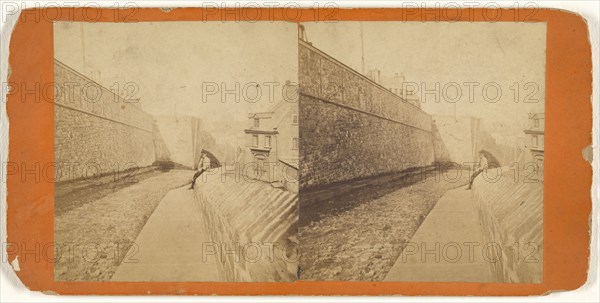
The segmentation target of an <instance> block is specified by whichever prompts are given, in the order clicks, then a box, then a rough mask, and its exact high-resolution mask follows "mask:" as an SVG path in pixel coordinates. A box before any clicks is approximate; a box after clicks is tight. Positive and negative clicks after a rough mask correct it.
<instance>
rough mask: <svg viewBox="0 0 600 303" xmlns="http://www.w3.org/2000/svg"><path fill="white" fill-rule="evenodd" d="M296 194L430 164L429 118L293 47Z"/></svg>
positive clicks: (307, 48) (311, 50)
mask: <svg viewBox="0 0 600 303" xmlns="http://www.w3.org/2000/svg"><path fill="white" fill-rule="evenodd" d="M298 77H299V83H300V98H299V117H300V124H301V125H300V142H301V144H300V157H301V160H300V181H301V183H300V188H301V189H307V188H311V187H316V186H320V185H326V184H329V183H333V182H339V181H344V180H350V179H356V178H363V177H369V176H373V175H378V174H384V173H389V172H394V171H402V170H404V169H407V168H410V167H417V166H425V165H429V164H431V163H432V162H433V161H434V152H433V138H432V135H431V116H430V115H429V114H427V113H425V112H424V111H422V110H421V109H420V108H419V107H417V106H415V105H413V104H411V103H409V102H408V101H407V100H404V99H402V98H401V97H400V96H398V95H395V94H393V93H392V92H390V91H389V90H388V89H386V88H384V87H383V86H381V85H379V84H377V83H375V82H373V81H372V80H370V79H368V78H367V77H365V76H364V75H362V74H360V73H358V72H356V71H354V70H353V69H351V68H349V67H348V66H346V65H344V64H343V63H341V62H339V61H337V60H336V59H334V58H332V57H331V56H329V55H327V54H325V53H323V52H322V51H320V50H318V49H317V48H315V47H313V46H312V45H309V44H307V43H306V42H303V41H300V42H299V75H298Z"/></svg>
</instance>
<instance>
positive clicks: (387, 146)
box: [54, 21, 546, 283]
mask: <svg viewBox="0 0 600 303" xmlns="http://www.w3.org/2000/svg"><path fill="white" fill-rule="evenodd" d="M54 51H55V57H54V78H55V82H56V85H55V87H56V88H57V89H56V92H55V99H56V102H55V105H54V123H55V125H54V133H55V138H54V143H55V144H54V145H55V150H54V154H55V159H56V163H57V164H56V167H55V176H56V183H55V212H54V227H55V230H54V236H55V241H56V243H57V246H58V247H60V249H61V252H62V253H61V254H60V257H59V258H57V261H56V263H55V267H54V278H55V280H59V281H160V282H162V281H169V282H175V281H180V282H195V281H215V282H294V281H299V280H308V281H420V282H498V283H540V282H542V280H541V279H542V264H543V251H542V247H543V228H542V227H543V185H544V130H545V128H544V125H545V95H544V92H545V62H546V55H545V54H546V24H545V23H543V22H539V23H533V22H532V23H517V22H497V23H494V22H454V23H450V22H427V23H424V22H359V21H344V22H307V23H295V22H266V21H265V22H191V21H190V22H179V21H177V22H140V23H86V22H55V23H54Z"/></svg>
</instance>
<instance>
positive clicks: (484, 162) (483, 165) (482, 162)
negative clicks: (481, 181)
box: [466, 151, 489, 190]
mask: <svg viewBox="0 0 600 303" xmlns="http://www.w3.org/2000/svg"><path fill="white" fill-rule="evenodd" d="M488 166H489V164H488V159H487V158H486V157H485V154H484V153H483V151H479V164H478V165H477V170H475V172H474V173H473V175H471V180H470V181H469V187H467V188H466V189H467V190H469V189H471V187H472V186H473V181H475V177H477V176H479V174H481V172H483V171H484V170H486V169H488Z"/></svg>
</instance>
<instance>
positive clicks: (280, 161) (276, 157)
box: [244, 100, 300, 192]
mask: <svg viewBox="0 0 600 303" xmlns="http://www.w3.org/2000/svg"><path fill="white" fill-rule="evenodd" d="M248 119H249V120H250V128H248V129H246V130H244V131H245V133H246V135H247V136H248V141H247V142H248V143H247V146H248V150H249V151H250V154H251V155H252V159H251V160H250V161H251V162H253V163H252V164H253V165H254V169H253V170H250V169H248V170H250V171H253V177H255V178H256V179H259V180H262V181H265V182H269V183H271V184H272V185H273V186H275V187H284V188H286V189H287V190H290V191H293V192H296V191H297V190H298V184H297V180H298V159H299V148H300V142H299V138H298V134H299V131H298V103H297V102H290V101H286V100H283V101H280V102H278V103H276V104H274V105H273V106H272V107H271V108H270V109H268V110H267V111H264V112H257V113H251V114H248ZM245 172H246V173H248V171H245Z"/></svg>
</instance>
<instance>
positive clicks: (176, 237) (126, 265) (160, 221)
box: [112, 186, 218, 282]
mask: <svg viewBox="0 0 600 303" xmlns="http://www.w3.org/2000/svg"><path fill="white" fill-rule="evenodd" d="M193 199H194V197H193V191H191V190H187V186H184V187H181V188H178V189H174V190H172V191H170V192H169V193H168V194H167V195H166V196H165V197H164V198H163V200H162V201H161V202H160V204H159V205H158V207H157V208H156V210H155V211H154V213H153V214H152V216H150V219H148V222H147V223H146V225H145V226H144V228H143V229H142V231H141V233H140V234H139V236H138V237H137V239H136V240H135V241H134V243H135V244H136V246H137V251H135V248H132V250H130V251H129V252H128V257H127V258H126V259H129V260H133V259H135V260H138V262H137V263H134V262H131V261H129V262H123V263H121V265H120V266H119V268H118V269H117V271H116V272H115V274H114V275H113V277H112V280H113V281H165V282H172V281H215V277H218V275H217V267H216V264H215V263H214V262H215V261H216V259H215V258H207V260H206V262H203V260H202V243H206V242H208V241H209V240H208V237H207V235H206V233H205V231H204V230H203V226H204V225H203V224H202V222H201V218H200V214H199V213H198V211H197V209H195V207H194V201H193Z"/></svg>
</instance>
